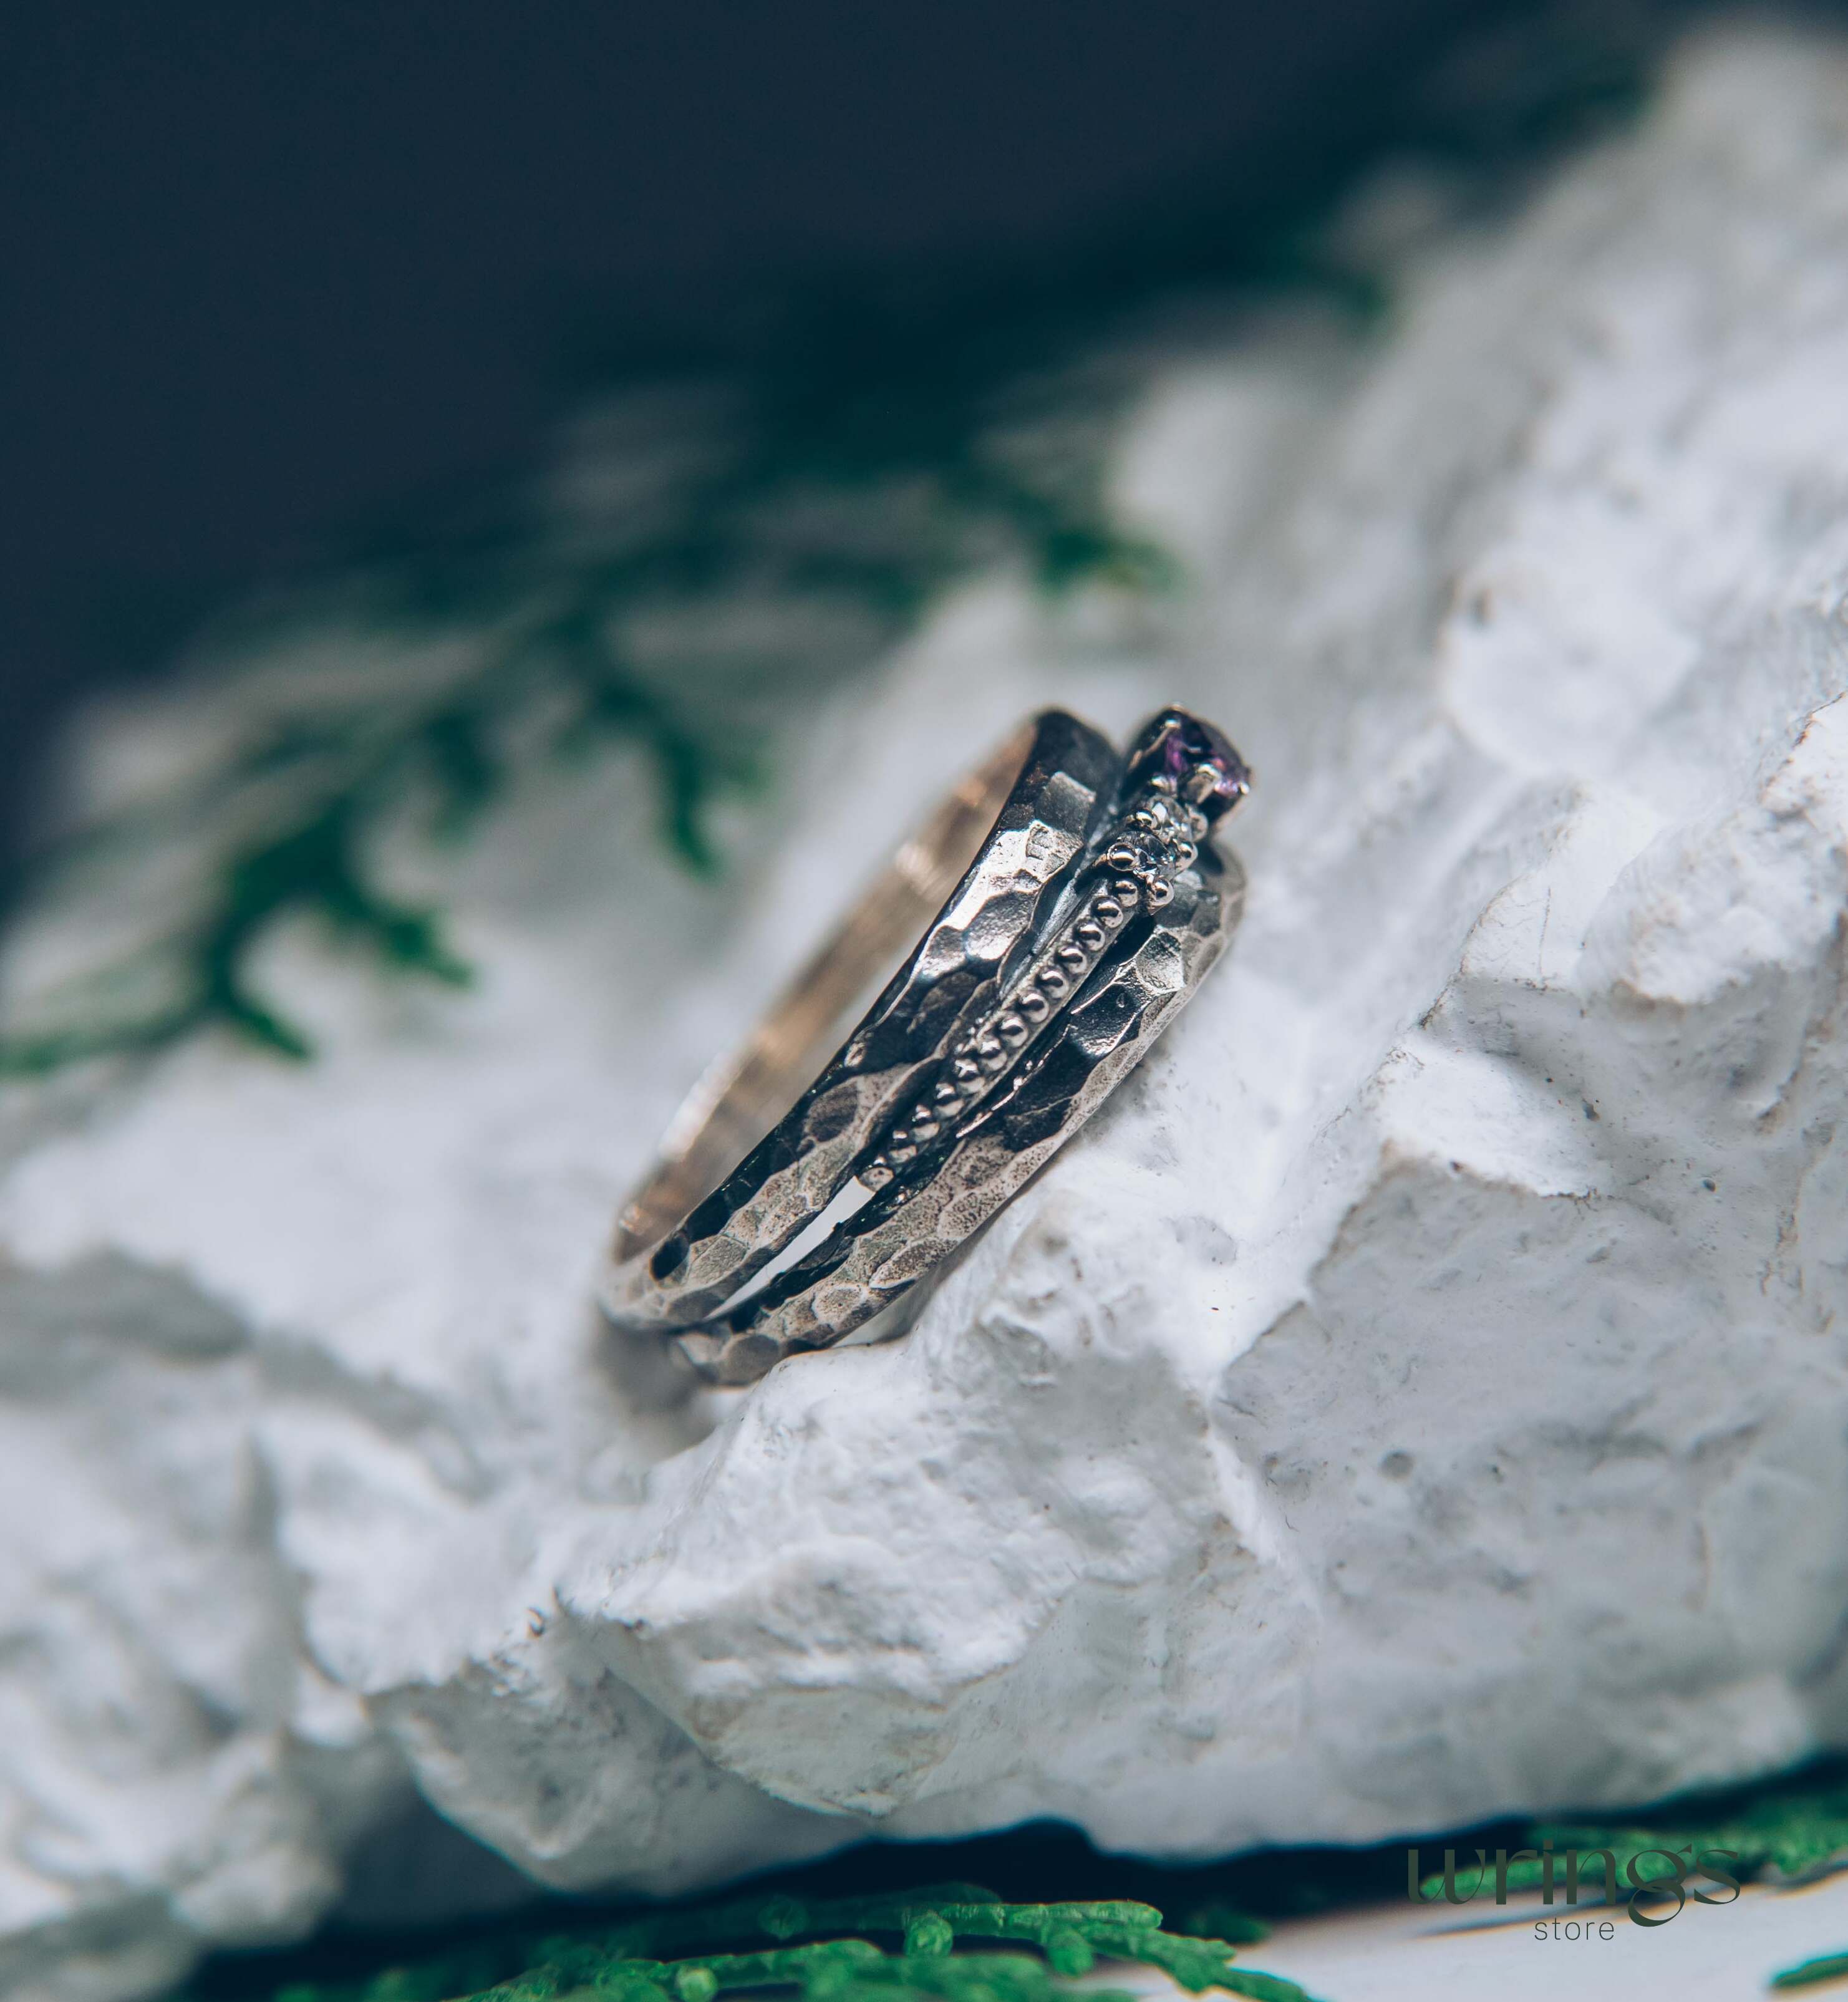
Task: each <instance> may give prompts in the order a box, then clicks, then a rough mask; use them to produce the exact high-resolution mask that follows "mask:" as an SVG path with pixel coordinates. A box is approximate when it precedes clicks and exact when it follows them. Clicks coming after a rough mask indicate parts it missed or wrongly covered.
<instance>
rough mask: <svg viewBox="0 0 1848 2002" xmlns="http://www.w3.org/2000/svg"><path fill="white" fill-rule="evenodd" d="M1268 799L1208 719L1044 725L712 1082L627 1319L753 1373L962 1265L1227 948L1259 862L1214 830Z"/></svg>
mask: <svg viewBox="0 0 1848 2002" xmlns="http://www.w3.org/2000/svg"><path fill="white" fill-rule="evenodd" d="M1249 789H1250V773H1249V772H1248V770H1247V768H1246V766H1245V765H1244V763H1243V760H1242V759H1240V757H1239V755H1238V753H1237V752H1236V751H1235V750H1234V749H1233V747H1232V745H1230V744H1229V742H1228V741H1226V738H1224V737H1222V735H1221V734H1219V731H1216V730H1215V729H1214V728H1213V727H1212V725H1210V724H1206V723H1204V722H1202V721H1201V720H1200V719H1199V718H1198V717H1194V716H1191V715H1190V714H1189V713H1187V711H1186V710H1180V709H1175V708H1170V709H1166V710H1162V711H1160V712H1159V713H1158V714H1157V715H1156V716H1155V717H1152V719H1151V720H1150V721H1149V723H1148V724H1145V726H1144V727H1143V728H1142V731H1139V732H1138V734H1137V736H1136V738H1135V740H1134V741H1133V742H1132V744H1131V747H1130V748H1129V750H1128V752H1127V753H1119V752H1117V751H1116V750H1114V748H1112V746H1111V744H1110V742H1109V741H1108V740H1107V738H1104V736H1103V735H1102V734H1100V732H1099V731H1096V730H1094V729H1093V728H1092V727H1090V724H1086V723H1083V722H1081V721H1079V719H1078V718H1076V717H1072V716H1069V715H1067V714H1066V713H1065V712H1064V711H1062V710H1046V711H1044V712H1043V713H1041V714H1040V715H1037V716H1035V717H1032V718H1030V719H1029V720H1028V721H1027V722H1026V723H1025V724H1022V725H1021V727H1020V729H1019V730H1018V731H1016V733H1015V734H1014V735H1013V738H1010V739H1009V741H1008V742H1007V743H1006V745H1002V747H1001V748H1000V749H999V751H998V752H996V753H995V755H993V756H992V757H991V758H990V759H988V760H987V761H986V762H985V763H984V764H982V766H978V768H977V769H975V771H974V772H972V773H971V774H970V775H969V776H968V778H967V779H966V780H964V782H963V783H962V784H961V786H959V787H957V789H956V790H955V791H954V793H952V794H951V795H950V797H949V798H947V800H945V801H944V802H943V804H942V805H941V806H940V807H939V808H938V809H937V811H936V813H935V814H933V816H932V818H931V819H930V820H929V821H928V822H927V823H926V825H925V826H924V827H923V828H921V829H920V830H919V832H918V833H917V834H916V835H915V836H914V837H913V838H912V840H910V841H909V842H907V843H906V844H905V846H904V847H903V848H902V849H900V851H899V852H898V856H896V857H895V858H894V861H893V862H892V863H891V865H890V866H889V867H887V869H886V870H884V872H883V874H881V875H880V877H878V879H877V881H874V882H873V884H870V886H869V887H868V888H867V889H866V891H865V892H864V893H863V895H862V896H861V898H859V902H857V903H856V904H855V905H854V906H853V909H851V910H850V911H849V912H848V913H847V915H846V916H845V917H844V918H843V919H842V920H841V922H840V923H839V924H838V925H837V926H836V927H835V929H834V931H833V932H832V933H831V934H830V936H828V939H827V940H825V941H824V942H823V943H822V944H821V947H818V950H816V951H815V952H814V954H813V955H811V957H810V959H809V960H808V961H807V963H806V964H804V967H803V968H801V970H800V971H799V972H798V973H797V975H796V977H795V978H794V979H793V981H792V982H791V983H790V985H789V987H788V988H787V989H786V990H785V992H784V993H783V996H781V997H780V999H779V1000H778V1001H777V1002H776V1003H775V1004H774V1005H773V1006H772V1008H771V1009H770V1010H769V1013H767V1014H766V1015H765V1017H764V1018H763V1020H762V1022H761V1023H760V1024H759V1025H758V1028H757V1030H756V1031H755V1033H754V1034H752V1035H751V1038H749V1039H748V1041H747V1042H746V1043H745V1045H744V1047H743V1048H741V1050H740V1051H738V1052H737V1053H736V1054H735V1055H734V1056H732V1057H731V1058H730V1059H727V1061H726V1062H724V1063H723V1064H721V1065H720V1066H715V1068H714V1069H713V1070H712V1071H711V1072H709V1073H708V1074H707V1076H706V1078H704V1079H702V1080H701V1082H700V1083H699V1086H697V1087H696V1090H695V1091H694V1093H693V1094H692V1097H691V1098H689V1100H688V1102H687V1104H685V1106H684V1107H682V1111H681V1112H680V1114H678V1116H677V1117H676V1118H675V1121H674V1122H673V1124H672V1125H671V1126H670V1128H668V1133H667V1135H666V1136H665V1138H664V1140H663V1142H662V1145H661V1156H660V1159H659V1160H658V1161H657V1163H656V1165H655V1167H654V1169H653V1170H651V1171H650V1174H649V1175H648V1177H647V1179H646V1180H645V1181H643V1184H642V1185H641V1187H640V1188H638V1189H637V1190H636V1191H635V1193H634V1194H633V1196H632V1197H631V1198H630V1199H629V1202H628V1204H627V1205H626V1207H625V1209H623V1212H622V1217H621V1219H620V1220H619V1223H618V1226H617V1229H616V1234H615V1243H614V1246H613V1247H612V1265H611V1269H610V1272H609V1275H608V1284H607V1286H606V1288H605V1301H604V1304H605V1310H606V1311H607V1312H608V1315H609V1317H610V1318H611V1319H612V1320H613V1321H614V1322H615V1323H616V1324H617V1325H618V1326H619V1327H623V1328H625V1329H630V1330H634V1331H641V1332H646V1333H647V1334H653V1335H655V1336H657V1337H664V1338H668V1339H669V1340H671V1341H673V1342H674V1343H675V1345H676V1346H677V1347H678V1349H679V1351H680V1353H681V1354H682V1355H683V1356H684V1357H685V1358H686V1360H687V1361H688V1362H690V1363H691V1364H692V1367H693V1368H694V1369H695V1370H696V1371H697V1372H698V1373H699V1375H700V1376H703V1377H704V1378H706V1379H708V1380H709V1381H712V1382H716V1383H729V1384H737V1383H750V1382H752V1381H754V1380H755V1379H756V1378H758V1377H759V1376H762V1375H763V1374H764V1372H765V1371H766V1370H767V1369H769V1368H771V1367H772V1365H773V1364H775V1363H776V1362H779V1361H780V1360H781V1359H782V1358H783V1357H784V1356H786V1355H793V1354H796V1353H798V1352H801V1351H804V1350H808V1349H817V1348H828V1347H829V1346H830V1345H832V1344H833V1343H835V1342H837V1341H840V1340H841V1339H842V1338H843V1337H844V1336H846V1335H847V1334H851V1333H852V1332H853V1331H854V1330H855V1329H856V1328H858V1327H861V1326H862V1325H863V1324H865V1323H866V1321H868V1320H870V1319H871V1318H872V1317H873V1316H874V1315H875V1314H877V1313H880V1312H882V1311H883V1310H884V1309H885V1308H886V1307H887V1306H891V1304H892V1303H894V1301H896V1300H897V1299H898V1298H899V1297H900V1296H901V1295H903V1294H904V1293H905V1292H906V1291H907V1290H908V1289H909V1288H911V1287H912V1286H913V1285H915V1284H916V1283H917V1282H918V1281H919V1280H920V1279H922V1278H924V1277H925V1276H926V1274H928V1273H929V1272H930V1271H932V1270H933V1268H936V1266H938V1265H939V1264H941V1263H942V1262H943V1260H944V1259H946V1258H947V1257H949V1256H950V1254H951V1253H952V1252H954V1250H956V1249H957V1247H958V1246H960V1245H961V1244H962V1243H964V1241H965V1240H968V1238H969V1237H970V1236H971V1235H973V1233H975V1232H976V1231H978V1230H979V1229H981V1228H982V1226H983V1225H984V1224H985V1223H986V1222H988V1220H989V1218H990V1217H992V1215H994V1214H995V1212H996V1211H997V1210H999V1209H1000V1208H1001V1207H1002V1205H1004V1204H1005V1203H1006V1202H1008V1200H1009V1198H1011V1197H1012V1196H1013V1195H1015V1194H1016V1193H1017V1192H1018V1191H1019V1190H1020V1189H1021V1188H1023V1186H1024V1185H1025V1184H1026V1183H1027V1181H1029V1180H1030V1179H1031V1177H1033V1176H1034V1174H1036V1173H1037V1171H1038V1170H1039V1169H1040V1168H1041V1167H1042V1166H1043V1165H1044V1163H1045V1162H1046V1161H1047V1160H1048V1159H1049V1158H1050V1157H1051V1155H1052V1154H1053V1153H1055V1152H1056V1151H1057V1149H1058V1148H1059V1146H1062V1144H1063V1142H1065V1140H1066V1139H1069V1137H1070V1136H1071V1135H1072V1133H1073V1132H1076V1130H1077V1128H1079V1126H1081V1125H1083V1123H1084V1121H1085V1120H1086V1119H1087V1118H1089V1117H1090V1114H1092V1113H1093V1111H1096V1109H1097V1107H1098V1106H1099V1105H1100V1104H1101V1103H1102V1102H1103V1100H1104V1099H1105V1098H1106V1097H1107V1096H1108V1095H1109V1093H1110V1092H1111V1090H1112V1089H1113V1088H1114V1086H1115V1085H1116V1084H1117V1083H1118V1082H1119V1081H1120V1080H1121V1079H1122V1077H1123V1076H1124V1075H1125V1074H1126V1073H1127V1072H1128V1070H1129V1069H1131V1067H1132V1066H1134V1065H1135V1063H1137V1062H1138V1061H1139V1060H1140V1059H1141V1058H1142V1056H1143V1055H1145V1054H1146V1053H1147V1051H1148V1049H1149V1045H1151V1044H1152V1041H1154V1039H1155V1038H1156V1035H1157V1034H1159V1032H1160V1031H1161V1030H1162V1028H1163V1027H1164V1026H1165V1025H1166V1023H1167V1022H1168V1021H1169V1020H1170V1019H1171V1018H1172V1017H1173V1015H1175V1014H1176V1013H1177V1012H1178V1011H1179V1010H1180V1008H1181V1007H1182V1006H1184V1004H1185V1003H1186V1002H1187V999H1189V998H1190V996H1191V995H1192V993H1193V992H1194V989H1195V988H1196V987H1197V986H1198V985H1199V983H1200V982H1201V979H1202V978H1204V977H1205V974H1206V972H1207V971H1208V969H1209V968H1211V966H1212V964H1213V963H1214V961H1215V960H1216V959H1217V958H1218V957H1219V954H1220V953H1221V951H1222V950H1223V949H1224V947H1225V945H1226V941H1227V940H1228V938H1229V936H1230V935H1231V933H1232V930H1233V927H1234V926H1235V925H1236V923H1237V919H1238V916H1239V912H1240V907H1241V905H1242V902H1243V888H1244V878H1243V872H1242V871H1241V870H1240V868H1239V866H1238V863H1237V862H1236V860H1235V859H1234V858H1233V857H1232V856H1230V855H1229V854H1228V853H1223V852H1222V851H1221V850H1220V849H1219V848H1218V847H1217V846H1215V842H1214V841H1213V840H1212V829H1213V828H1214V826H1215V824H1216V823H1218V822H1219V821H1220V820H1221V819H1222V818H1224V817H1225V816H1226V814H1229V812H1231V811H1233V810H1234V809H1235V808H1236V807H1237V806H1238V805H1239V804H1240V802H1241V801H1242V800H1243V798H1244V797H1245V796H1246V794H1247V791H1248V790H1249ZM901 952H902V953H904V954H905V958H904V961H903V964H901V965H900V967H899V968H898V971H897V972H896V973H895V974H894V975H892V977H891V979H890V980H889V981H888V982H887V984H886V985H885V986H884V989H883V990H882V991H881V992H880V993H879V996H878V998H877V999H876V1000H875V1001H874V1002H873V1004H872V1006H871V1007H870V1009H868V1010H866V1013H865V1014H864V1015H863V1017H861V1018H860V1020H859V1022H858V1024H857V1025H856V1026H855V1027H853V1028H852V1029H851V1031H850V1032H849V1033H848V1034H847V1035H846V1040H845V1041H840V1040H839V1039H840V1037H841V1034H842V1029H843V1027H846V1024H847V1022H849V1021H850V1020H852V1012H851V1011H852V1010H853V1007H854V1006H855V1005H856V1003H859V1001H860V1000H861V999H863V996H864V995H865V993H866V990H867V989H868V988H869V986H870V984H871V982H873V979H875V978H877V977H878V976H879V975H880V974H881V973H883V972H884V969H885V968H887V966H889V965H890V964H891V963H892V961H893V960H894V957H896V956H897V955H898V954H900V953H901ZM837 1042H838V1043H839V1047H838V1048H837V1047H835V1045H836V1044H837ZM829 1052H832V1055H830V1054H829Z"/></svg>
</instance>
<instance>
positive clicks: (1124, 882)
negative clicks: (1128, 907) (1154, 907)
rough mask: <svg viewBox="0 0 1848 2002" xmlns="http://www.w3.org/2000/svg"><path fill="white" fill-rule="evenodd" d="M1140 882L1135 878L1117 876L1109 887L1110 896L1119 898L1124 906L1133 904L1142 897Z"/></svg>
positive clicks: (1138, 878)
mask: <svg viewBox="0 0 1848 2002" xmlns="http://www.w3.org/2000/svg"><path fill="white" fill-rule="evenodd" d="M1110 893H1111V895H1112V896H1113V897H1120V898H1122V900H1123V902H1124V903H1126V904H1133V903H1134V902H1135V900H1136V898H1138V896H1140V895H1142V881H1141V879H1140V877H1135V876H1119V877H1118V878H1117V880H1116V881H1115V882H1114V883H1113V884H1111V886H1110Z"/></svg>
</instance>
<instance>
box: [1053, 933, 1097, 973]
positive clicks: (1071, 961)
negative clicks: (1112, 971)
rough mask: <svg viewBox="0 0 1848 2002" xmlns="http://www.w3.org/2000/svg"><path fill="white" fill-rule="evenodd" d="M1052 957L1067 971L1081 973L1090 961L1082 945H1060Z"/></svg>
mask: <svg viewBox="0 0 1848 2002" xmlns="http://www.w3.org/2000/svg"><path fill="white" fill-rule="evenodd" d="M1073 936H1076V933H1074V934H1073ZM1099 943H1102V941H1101V940H1100V941H1099ZM1052 957H1054V958H1055V959H1056V960H1057V961H1058V963H1059V964H1060V965H1061V966H1062V967H1063V968H1065V971H1066V972H1068V973H1082V972H1083V971H1084V970H1085V968H1086V966H1087V965H1089V964H1090V955H1089V954H1086V952H1085V951H1084V950H1083V948H1082V947H1078V946H1075V945H1062V946H1061V947H1059V949H1058V951H1057V952H1055V954H1053V955H1052Z"/></svg>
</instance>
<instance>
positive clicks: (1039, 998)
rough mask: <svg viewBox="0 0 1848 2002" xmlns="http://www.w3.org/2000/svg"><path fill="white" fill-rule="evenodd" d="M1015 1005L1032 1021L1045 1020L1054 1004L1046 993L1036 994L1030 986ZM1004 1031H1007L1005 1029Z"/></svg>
mask: <svg viewBox="0 0 1848 2002" xmlns="http://www.w3.org/2000/svg"><path fill="white" fill-rule="evenodd" d="M1014 1006H1016V1008H1018V1009H1019V1010H1020V1013H1022V1014H1023V1015H1024V1016H1025V1017H1027V1020H1029V1021H1030V1022H1043V1021H1044V1020H1045V1019H1046V1017H1047V1016H1048V1014H1050V1013H1051V1010H1052V1004H1051V1002H1049V1001H1048V999H1046V997H1045V996H1044V994H1036V993H1035V992H1034V990H1033V989H1031V988H1028V989H1027V992H1025V993H1024V994H1023V995H1022V996H1020V998H1019V999H1017V1000H1016V1002H1015V1003H1014ZM1002 1033H1003V1034H1005V1033H1006V1031H1005V1030H1004V1031H1002Z"/></svg>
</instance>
